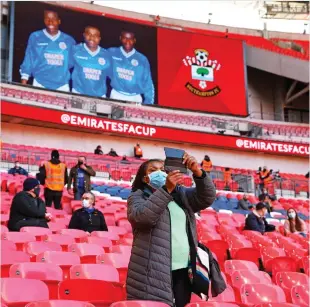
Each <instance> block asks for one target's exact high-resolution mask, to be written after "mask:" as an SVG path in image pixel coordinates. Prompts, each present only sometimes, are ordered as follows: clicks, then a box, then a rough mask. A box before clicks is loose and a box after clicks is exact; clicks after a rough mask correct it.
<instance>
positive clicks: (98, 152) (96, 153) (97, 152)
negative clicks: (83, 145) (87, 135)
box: [94, 148, 103, 155]
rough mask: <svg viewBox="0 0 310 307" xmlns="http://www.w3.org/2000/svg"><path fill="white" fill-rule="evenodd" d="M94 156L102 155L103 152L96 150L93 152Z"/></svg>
mask: <svg viewBox="0 0 310 307" xmlns="http://www.w3.org/2000/svg"><path fill="white" fill-rule="evenodd" d="M94 154H95V155H103V151H102V150H101V149H98V148H96V149H95V151H94Z"/></svg>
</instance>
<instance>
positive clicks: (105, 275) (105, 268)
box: [70, 264, 119, 282]
mask: <svg viewBox="0 0 310 307" xmlns="http://www.w3.org/2000/svg"><path fill="white" fill-rule="evenodd" d="M70 278H71V279H97V280H104V281H113V282H119V273H118V271H117V269H116V268H114V267H113V266H111V265H107V264H77V265H74V266H72V267H71V269H70Z"/></svg>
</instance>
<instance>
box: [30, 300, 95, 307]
mask: <svg viewBox="0 0 310 307" xmlns="http://www.w3.org/2000/svg"><path fill="white" fill-rule="evenodd" d="M64 306H65V307H95V306H94V305H93V304H91V303H88V302H81V301H69V300H51V301H45V302H33V303H29V304H28V305H27V306H26V307H64Z"/></svg>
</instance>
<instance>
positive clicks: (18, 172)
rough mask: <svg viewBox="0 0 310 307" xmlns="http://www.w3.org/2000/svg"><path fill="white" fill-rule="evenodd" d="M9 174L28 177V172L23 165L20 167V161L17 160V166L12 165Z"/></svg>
mask: <svg viewBox="0 0 310 307" xmlns="http://www.w3.org/2000/svg"><path fill="white" fill-rule="evenodd" d="M8 174H11V175H14V176H15V175H24V176H27V177H28V172H27V171H26V170H25V169H23V168H22V167H20V165H19V162H18V161H15V166H14V167H12V168H11V169H9V171H8Z"/></svg>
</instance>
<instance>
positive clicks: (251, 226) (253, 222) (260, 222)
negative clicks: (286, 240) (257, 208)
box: [244, 212, 276, 234]
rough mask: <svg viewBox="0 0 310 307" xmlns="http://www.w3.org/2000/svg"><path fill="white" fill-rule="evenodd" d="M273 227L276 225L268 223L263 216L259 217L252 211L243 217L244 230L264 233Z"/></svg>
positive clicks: (273, 228)
mask: <svg viewBox="0 0 310 307" xmlns="http://www.w3.org/2000/svg"><path fill="white" fill-rule="evenodd" d="M275 228H276V227H275V226H274V225H270V224H268V223H267V221H266V219H265V218H264V217H263V218H260V217H258V216H257V215H256V214H254V213H253V212H252V213H250V214H249V215H248V216H247V218H246V219H245V227H244V230H253V231H258V232H260V233H261V234H264V233H265V232H270V231H274V230H275Z"/></svg>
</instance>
